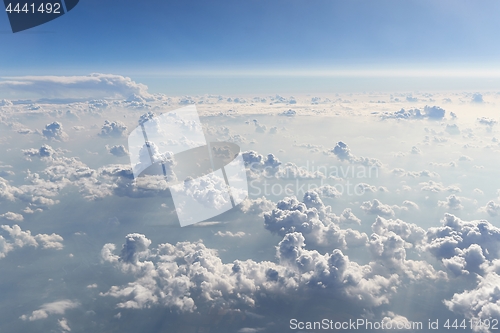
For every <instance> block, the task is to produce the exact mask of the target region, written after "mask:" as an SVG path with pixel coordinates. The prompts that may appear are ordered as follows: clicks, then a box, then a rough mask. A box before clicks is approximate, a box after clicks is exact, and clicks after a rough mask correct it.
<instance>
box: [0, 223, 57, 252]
mask: <svg viewBox="0 0 500 333" xmlns="http://www.w3.org/2000/svg"><path fill="white" fill-rule="evenodd" d="M1 228H2V229H3V230H5V231H6V232H7V233H8V235H9V238H10V242H9V241H8V240H6V239H5V238H3V237H2V240H3V245H4V250H5V251H4V252H0V258H3V257H5V255H6V254H7V253H8V252H10V251H12V250H13V249H14V248H22V247H25V246H32V247H38V246H39V245H41V247H42V248H43V249H56V250H61V249H62V248H63V247H64V246H63V244H62V241H63V240H64V239H63V238H62V237H61V236H60V235H57V234H51V235H47V234H37V235H34V236H33V235H32V234H31V231H29V230H27V231H23V230H22V229H21V227H19V226H18V225H17V224H15V225H13V226H12V227H11V226H8V225H2V226H1ZM0 237H1V236H0Z"/></svg>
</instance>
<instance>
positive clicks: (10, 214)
mask: <svg viewBox="0 0 500 333" xmlns="http://www.w3.org/2000/svg"><path fill="white" fill-rule="evenodd" d="M0 217H2V218H4V219H6V220H10V221H17V222H21V221H23V220H24V216H22V215H21V214H17V213H13V212H7V213H5V214H1V215H0Z"/></svg>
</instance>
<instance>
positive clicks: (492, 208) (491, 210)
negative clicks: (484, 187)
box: [480, 193, 500, 217]
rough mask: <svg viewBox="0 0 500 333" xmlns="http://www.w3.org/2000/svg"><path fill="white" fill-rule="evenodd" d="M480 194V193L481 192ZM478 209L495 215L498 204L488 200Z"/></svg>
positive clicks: (499, 208) (498, 209)
mask: <svg viewBox="0 0 500 333" xmlns="http://www.w3.org/2000/svg"><path fill="white" fill-rule="evenodd" d="M481 194H482V193H481ZM480 211H483V212H486V213H488V215H489V216H492V217H493V216H497V215H498V212H499V211H500V204H497V203H496V202H495V201H493V200H490V201H488V203H487V204H486V206H484V207H483V208H481V209H480Z"/></svg>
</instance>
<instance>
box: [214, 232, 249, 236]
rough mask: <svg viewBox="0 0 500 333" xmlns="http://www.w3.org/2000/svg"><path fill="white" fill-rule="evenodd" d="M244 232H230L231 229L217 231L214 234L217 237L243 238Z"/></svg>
mask: <svg viewBox="0 0 500 333" xmlns="http://www.w3.org/2000/svg"><path fill="white" fill-rule="evenodd" d="M245 235H246V234H245V233H244V232H243V231H238V232H234V233H233V232H231V231H226V232H222V231H218V232H216V233H215V236H219V237H229V238H243V237H244V236H245Z"/></svg>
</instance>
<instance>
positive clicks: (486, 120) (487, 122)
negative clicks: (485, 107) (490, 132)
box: [477, 117, 498, 126]
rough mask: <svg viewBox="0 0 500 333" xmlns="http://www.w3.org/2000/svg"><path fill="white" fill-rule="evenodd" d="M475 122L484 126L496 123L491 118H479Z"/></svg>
mask: <svg viewBox="0 0 500 333" xmlns="http://www.w3.org/2000/svg"><path fill="white" fill-rule="evenodd" d="M477 121H478V122H479V123H480V124H482V125H486V126H493V125H495V124H497V123H498V121H496V120H495V119H492V118H488V117H481V118H477Z"/></svg>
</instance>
